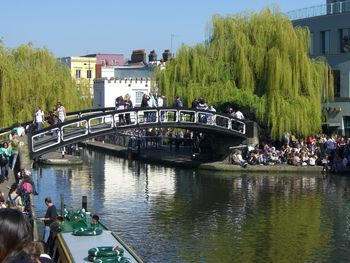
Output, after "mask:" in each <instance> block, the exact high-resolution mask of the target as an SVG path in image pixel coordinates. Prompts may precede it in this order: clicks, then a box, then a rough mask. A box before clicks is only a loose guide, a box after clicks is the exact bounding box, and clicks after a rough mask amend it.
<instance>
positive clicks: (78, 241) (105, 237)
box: [60, 230, 140, 263]
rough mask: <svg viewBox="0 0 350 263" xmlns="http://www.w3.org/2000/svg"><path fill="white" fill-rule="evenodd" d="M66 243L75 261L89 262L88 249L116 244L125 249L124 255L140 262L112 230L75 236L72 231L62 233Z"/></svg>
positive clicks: (132, 260) (61, 235)
mask: <svg viewBox="0 0 350 263" xmlns="http://www.w3.org/2000/svg"><path fill="white" fill-rule="evenodd" d="M60 237H61V238H62V239H63V241H64V243H65V244H64V245H65V246H66V248H67V250H68V251H69V253H70V255H71V257H72V260H73V262H77V263H78V262H79V263H80V262H89V260H88V250H89V249H90V248H94V247H107V246H112V247H114V246H116V245H118V246H119V248H123V249H124V257H126V258H129V259H130V261H131V262H136V263H137V262H140V261H138V260H137V259H135V258H134V256H132V255H131V254H130V253H129V251H128V249H127V248H126V247H124V245H123V244H122V243H120V242H119V241H118V240H117V239H116V237H115V235H114V234H113V232H112V231H109V230H103V231H102V234H101V235H97V236H74V235H73V234H72V232H66V233H60Z"/></svg>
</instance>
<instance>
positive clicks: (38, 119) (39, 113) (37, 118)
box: [33, 107, 45, 131]
mask: <svg viewBox="0 0 350 263" xmlns="http://www.w3.org/2000/svg"><path fill="white" fill-rule="evenodd" d="M44 120H45V114H44V111H43V110H42V109H41V108H40V107H38V108H37V109H36V111H35V113H34V120H33V124H35V128H36V130H37V131H39V130H41V129H42V128H43V122H44Z"/></svg>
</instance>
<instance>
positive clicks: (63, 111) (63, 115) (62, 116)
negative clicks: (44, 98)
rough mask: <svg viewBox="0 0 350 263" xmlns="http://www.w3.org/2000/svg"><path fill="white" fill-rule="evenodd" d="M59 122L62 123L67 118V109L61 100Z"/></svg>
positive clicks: (58, 109) (58, 108)
mask: <svg viewBox="0 0 350 263" xmlns="http://www.w3.org/2000/svg"><path fill="white" fill-rule="evenodd" d="M56 112H57V116H58V118H57V123H61V122H64V120H65V119H66V109H65V108H64V107H63V105H62V103H61V102H58V103H57V109H56Z"/></svg>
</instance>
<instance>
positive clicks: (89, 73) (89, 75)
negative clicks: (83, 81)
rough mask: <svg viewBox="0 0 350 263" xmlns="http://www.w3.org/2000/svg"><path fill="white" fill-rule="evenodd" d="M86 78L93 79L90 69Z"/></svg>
mask: <svg viewBox="0 0 350 263" xmlns="http://www.w3.org/2000/svg"><path fill="white" fill-rule="evenodd" d="M86 77H87V78H88V79H91V69H88V70H87V71H86Z"/></svg>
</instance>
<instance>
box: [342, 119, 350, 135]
mask: <svg viewBox="0 0 350 263" xmlns="http://www.w3.org/2000/svg"><path fill="white" fill-rule="evenodd" d="M343 118H344V131H345V136H347V137H349V136H350V117H349V116H344V117H343Z"/></svg>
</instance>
